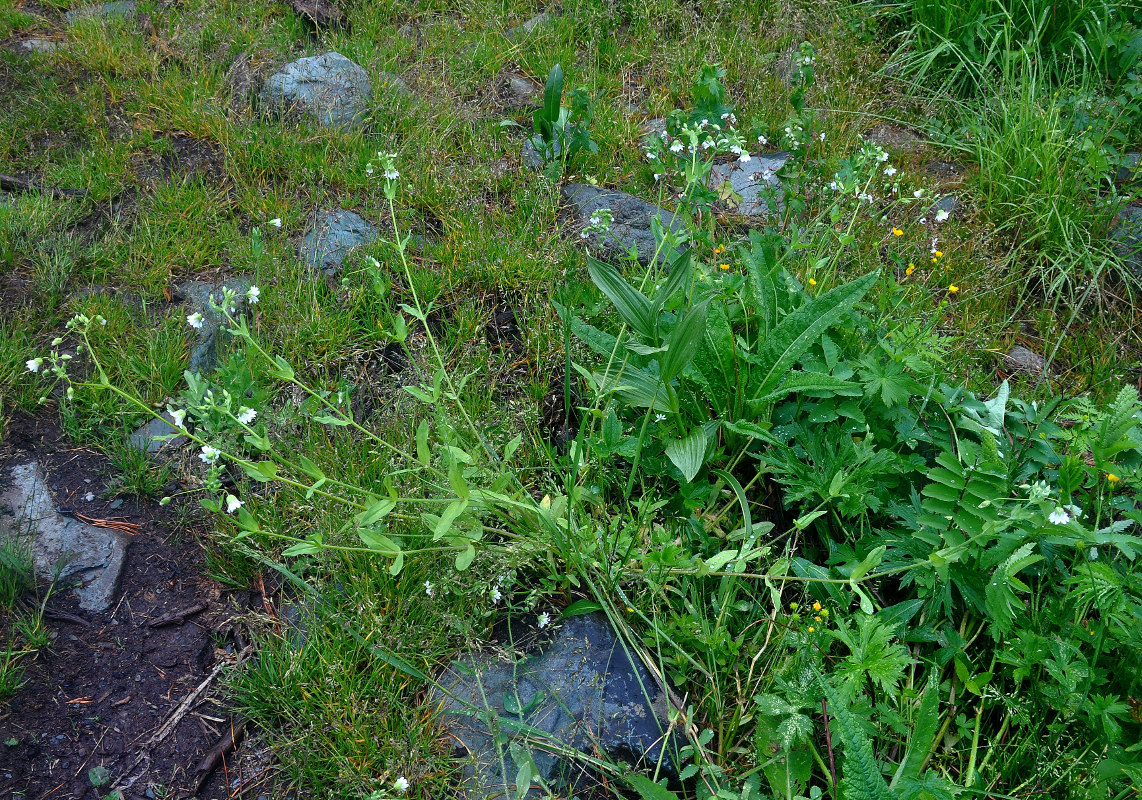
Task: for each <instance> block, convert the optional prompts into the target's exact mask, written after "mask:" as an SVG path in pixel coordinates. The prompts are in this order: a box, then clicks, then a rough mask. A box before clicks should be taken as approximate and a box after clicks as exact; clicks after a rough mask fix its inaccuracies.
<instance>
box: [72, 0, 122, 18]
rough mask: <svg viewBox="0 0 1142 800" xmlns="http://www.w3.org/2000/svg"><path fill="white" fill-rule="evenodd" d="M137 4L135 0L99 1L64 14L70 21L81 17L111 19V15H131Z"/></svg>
mask: <svg viewBox="0 0 1142 800" xmlns="http://www.w3.org/2000/svg"><path fill="white" fill-rule="evenodd" d="M136 8H137V6H136V3H135V0H116V1H115V2H112V3H97V4H96V5H93V6H84V7H83V8H77V9H75V10H74V11H69V12H67V13H66V14H64V15H63V16H64V18H65V19H66V20H67V21H68V22H78V21H79V20H81V19H109V18H111V17H129V16H131V15H132V14H134V13H135V10H136Z"/></svg>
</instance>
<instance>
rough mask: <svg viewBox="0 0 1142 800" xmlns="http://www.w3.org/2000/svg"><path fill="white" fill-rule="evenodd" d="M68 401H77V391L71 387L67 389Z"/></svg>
mask: <svg viewBox="0 0 1142 800" xmlns="http://www.w3.org/2000/svg"><path fill="white" fill-rule="evenodd" d="M67 399H68V400H74V399H75V389H73V388H71V387H70V386H69V387H67Z"/></svg>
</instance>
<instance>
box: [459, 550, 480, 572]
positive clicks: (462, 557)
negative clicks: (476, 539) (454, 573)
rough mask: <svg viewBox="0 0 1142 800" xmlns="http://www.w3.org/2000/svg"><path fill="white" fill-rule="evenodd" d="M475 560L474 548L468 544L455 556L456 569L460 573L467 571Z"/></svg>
mask: <svg viewBox="0 0 1142 800" xmlns="http://www.w3.org/2000/svg"><path fill="white" fill-rule="evenodd" d="M475 558H476V548H475V546H473V545H471V544H469V545H468V547H467V549H466V550H461V551H460V553H459V554H457V556H456V569H457V570H458V571H460V572H463V571H464V570H466V569H468V567H470V566H471V565H472V561H473V560H474V559H475Z"/></svg>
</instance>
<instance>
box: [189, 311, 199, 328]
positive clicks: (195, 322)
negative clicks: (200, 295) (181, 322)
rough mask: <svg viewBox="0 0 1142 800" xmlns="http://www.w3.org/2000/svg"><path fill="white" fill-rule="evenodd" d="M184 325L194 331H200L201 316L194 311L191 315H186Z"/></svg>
mask: <svg viewBox="0 0 1142 800" xmlns="http://www.w3.org/2000/svg"><path fill="white" fill-rule="evenodd" d="M186 324H187V325H189V326H190V327H192V328H194V329H195V330H196V331H200V330H202V314H201V312H198V311H195V312H194V313H193V314H188V315H187V317H186Z"/></svg>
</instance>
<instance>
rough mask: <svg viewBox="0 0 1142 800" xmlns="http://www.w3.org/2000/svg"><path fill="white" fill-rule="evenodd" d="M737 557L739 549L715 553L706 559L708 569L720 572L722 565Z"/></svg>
mask: <svg viewBox="0 0 1142 800" xmlns="http://www.w3.org/2000/svg"><path fill="white" fill-rule="evenodd" d="M737 557H738V551H737V550H723V551H722V552H720V553H715V554H714V555H712V556H710V557H709V558H707V559H706V569H708V570H710V572H718V571H719V570H720V569H721V568H722V567H724V566H725V565H726V564H728V563H730V562H731V561H733V560H734V559H735V558H737Z"/></svg>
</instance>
